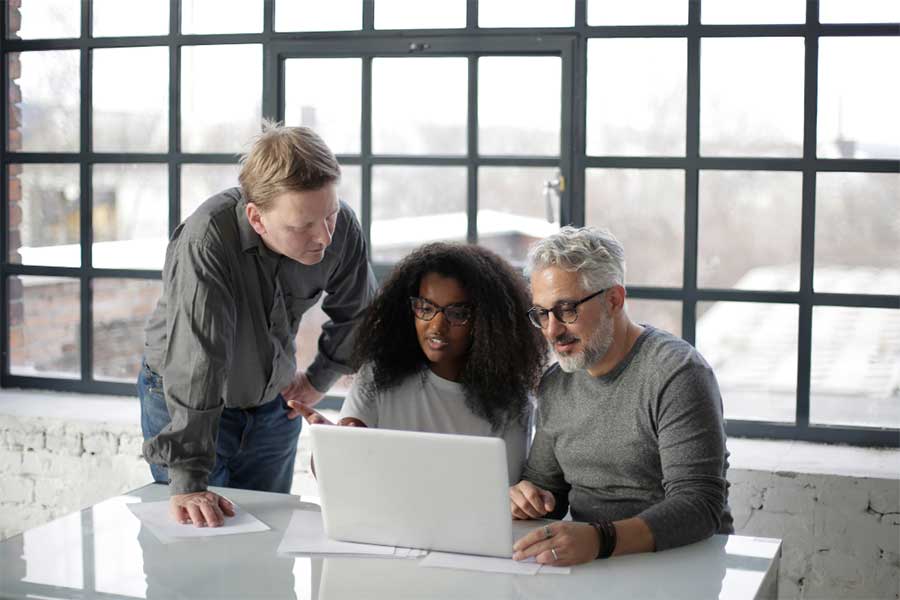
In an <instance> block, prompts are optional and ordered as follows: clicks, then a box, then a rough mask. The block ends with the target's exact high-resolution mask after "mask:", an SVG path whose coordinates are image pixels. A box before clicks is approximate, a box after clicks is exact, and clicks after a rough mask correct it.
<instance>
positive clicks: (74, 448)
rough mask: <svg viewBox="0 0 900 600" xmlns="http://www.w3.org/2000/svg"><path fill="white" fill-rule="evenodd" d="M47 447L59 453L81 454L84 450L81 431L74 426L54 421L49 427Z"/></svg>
mask: <svg viewBox="0 0 900 600" xmlns="http://www.w3.org/2000/svg"><path fill="white" fill-rule="evenodd" d="M47 449H48V450H51V451H53V452H56V453H58V454H66V455H69V456H80V455H81V454H82V453H83V452H84V447H83V446H82V443H81V432H80V431H78V430H77V429H76V428H74V427H67V426H65V425H63V424H59V423H54V424H52V425H49V426H48V427H47Z"/></svg>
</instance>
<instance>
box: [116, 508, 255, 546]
mask: <svg viewBox="0 0 900 600" xmlns="http://www.w3.org/2000/svg"><path fill="white" fill-rule="evenodd" d="M128 508H129V509H130V510H131V512H133V513H134V516H136V517H137V518H138V519H139V520H140V521H141V524H142V525H143V526H144V527H146V528H147V529H149V530H150V531H151V532H152V533H153V535H155V536H156V538H157V539H158V540H159V541H160V542H162V543H163V544H171V543H173V542H178V541H181V540H184V539H187V538H199V537H213V536H218V535H234V534H237V533H253V532H256V531H268V530H269V526H268V525H266V524H265V523H263V522H262V521H260V520H259V519H257V518H256V517H254V516H253V515H251V514H250V513H248V512H246V511H245V510H243V509H242V508H241V507H240V506H238V505H236V504H235V505H234V513H235V514H234V516H233V517H225V524H224V525H222V526H221V527H194V526H193V525H182V524H181V523H176V522H175V521H173V520H172V517H170V516H169V501H168V500H163V501H161V502H136V503H133V504H129V505H128Z"/></svg>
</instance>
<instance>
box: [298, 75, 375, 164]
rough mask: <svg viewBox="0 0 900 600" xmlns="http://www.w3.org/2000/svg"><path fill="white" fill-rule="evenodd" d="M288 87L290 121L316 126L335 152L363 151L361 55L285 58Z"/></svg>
mask: <svg viewBox="0 0 900 600" xmlns="http://www.w3.org/2000/svg"><path fill="white" fill-rule="evenodd" d="M326 81H327V82H328V84H327V85H323V84H322V82H326ZM284 90H285V91H284V97H285V101H284V122H285V124H286V125H305V126H306V127H311V128H312V129H315V130H316V132H317V133H318V134H319V135H321V136H322V138H323V139H324V140H325V142H326V143H327V144H328V146H329V147H330V148H331V151H332V152H334V153H335V154H358V153H359V138H360V125H359V123H360V114H361V110H362V109H361V104H360V102H361V98H362V60H361V59H359V58H292V59H288V60H285V61H284Z"/></svg>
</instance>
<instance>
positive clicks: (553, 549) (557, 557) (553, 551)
mask: <svg viewBox="0 0 900 600" xmlns="http://www.w3.org/2000/svg"><path fill="white" fill-rule="evenodd" d="M550 554H552V555H553V560H559V556H557V554H556V548H550Z"/></svg>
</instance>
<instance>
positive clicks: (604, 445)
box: [523, 326, 734, 550]
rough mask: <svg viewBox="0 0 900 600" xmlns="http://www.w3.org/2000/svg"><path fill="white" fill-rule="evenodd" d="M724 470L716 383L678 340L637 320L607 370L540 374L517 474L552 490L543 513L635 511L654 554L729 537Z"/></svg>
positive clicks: (591, 515) (580, 517) (615, 516)
mask: <svg viewBox="0 0 900 600" xmlns="http://www.w3.org/2000/svg"><path fill="white" fill-rule="evenodd" d="M727 470H728V451H727V450H726V449H725V431H724V426H723V418H722V399H721V396H720V395H719V386H718V384H717V383H716V378H715V375H713V372H712V369H711V368H710V366H709V365H708V364H707V363H706V361H705V360H703V357H702V356H700V354H699V353H698V352H697V351H696V350H695V349H694V348H693V347H692V346H691V345H690V344H688V343H687V342H685V341H684V340H682V339H681V338H677V337H675V336H673V335H671V334H668V333H665V332H663V331H660V330H658V329H654V328H653V327H649V326H645V329H644V331H643V333H641V335H640V337H638V339H637V341H636V342H635V344H634V347H633V348H632V349H631V351H630V352H629V353H628V355H627V356H626V357H625V358H624V359H623V360H622V362H621V363H619V364H618V365H617V366H616V367H615V368H614V369H613V370H612V371H610V372H609V373H607V374H606V375H602V376H600V377H592V376H591V375H589V374H588V373H587V371H584V370H579V371H576V372H575V373H565V372H564V371H563V370H562V369H560V368H559V365H553V366H552V367H551V368H550V369H549V370H548V371H547V373H545V374H544V377H543V379H542V381H541V385H540V389H539V391H538V418H537V430H536V433H535V437H534V443H533V445H532V447H531V453H530V454H529V457H528V463H527V465H526V467H525V472H524V474H523V477H524V478H525V479H527V480H529V481H531V482H533V483H534V484H536V485H538V486H540V487H542V488H544V489H546V490H549V491H551V492H553V494H554V496H555V497H556V503H557V504H556V509H555V510H554V511H553V514H551V515H550V516H551V517H554V518H561V517H562V516H563V515H564V514H565V513H566V510H567V509H568V508H569V507H571V511H572V518H573V519H575V520H576V521H598V520H611V521H617V520H620V519H626V518H629V517H634V516H637V517H640V518H641V519H643V520H644V521H645V522H646V523H647V525H648V526H649V527H650V530H651V531H652V532H653V536H654V539H655V541H656V549H657V550H665V549H667V548H673V547H676V546H681V545H684V544H690V543H692V542H696V541H699V540H702V539H705V538H707V537H709V536H710V535H713V534H715V533H733V532H734V527H733V524H732V518H731V511H730V509H729V508H728V481H727V480H726V478H725V475H726V472H727Z"/></svg>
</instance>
